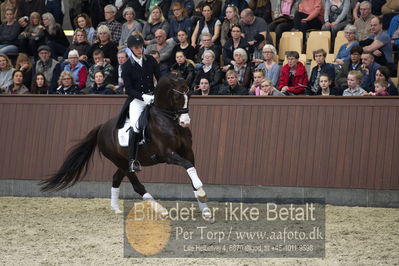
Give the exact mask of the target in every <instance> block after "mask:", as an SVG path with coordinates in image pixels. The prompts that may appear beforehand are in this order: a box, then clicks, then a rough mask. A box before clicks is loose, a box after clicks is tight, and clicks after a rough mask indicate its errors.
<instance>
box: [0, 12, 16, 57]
mask: <svg viewBox="0 0 399 266" xmlns="http://www.w3.org/2000/svg"><path fill="white" fill-rule="evenodd" d="M14 14H15V11H14V10H13V9H9V8H8V9H6V11H5V20H4V22H3V23H1V25H0V54H13V53H18V46H17V45H18V35H19V32H20V27H19V24H18V22H17V21H16V20H15V16H14Z"/></svg>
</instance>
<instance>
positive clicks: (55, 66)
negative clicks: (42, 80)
mask: <svg viewBox="0 0 399 266" xmlns="http://www.w3.org/2000/svg"><path fill="white" fill-rule="evenodd" d="M37 52H38V54H39V60H37V61H36V63H35V64H34V66H33V71H32V75H33V76H34V75H35V74H36V73H43V74H44V76H45V77H46V80H47V83H48V84H49V93H55V90H56V88H57V86H58V85H57V82H58V77H59V76H60V73H61V67H60V64H59V63H58V62H57V61H56V60H54V59H52V58H51V49H50V47H48V46H47V45H41V46H40V47H39V48H38V49H37Z"/></svg>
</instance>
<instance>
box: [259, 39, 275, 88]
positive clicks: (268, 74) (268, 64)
mask: <svg viewBox="0 0 399 266" xmlns="http://www.w3.org/2000/svg"><path fill="white" fill-rule="evenodd" d="M276 54H277V51H276V48H274V46H273V45H271V44H266V45H265V46H263V58H264V61H263V63H261V64H259V65H258V67H257V69H262V70H263V72H264V73H265V76H264V77H265V78H268V79H270V80H271V81H272V83H273V86H274V87H277V86H278V81H279V78H280V66H279V65H278V64H277V63H276V62H274V56H275V55H276Z"/></svg>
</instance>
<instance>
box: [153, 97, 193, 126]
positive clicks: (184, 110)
mask: <svg viewBox="0 0 399 266" xmlns="http://www.w3.org/2000/svg"><path fill="white" fill-rule="evenodd" d="M172 91H173V92H175V93H178V94H181V95H187V94H188V93H189V91H190V89H187V90H186V91H185V92H181V91H178V90H176V89H172ZM157 108H158V109H159V110H160V111H162V112H163V113H164V114H165V115H166V116H167V117H169V118H170V119H172V120H177V119H178V118H179V116H180V115H182V114H188V111H189V109H188V107H187V108H177V109H174V110H165V109H162V108H159V107H157Z"/></svg>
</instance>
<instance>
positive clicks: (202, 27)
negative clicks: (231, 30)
mask: <svg viewBox="0 0 399 266" xmlns="http://www.w3.org/2000/svg"><path fill="white" fill-rule="evenodd" d="M212 12H213V11H212V9H211V6H210V5H207V4H205V5H204V6H203V7H202V17H201V18H200V19H199V20H198V21H197V24H196V25H195V28H194V32H193V35H192V36H191V45H192V46H193V47H194V48H196V47H197V45H199V46H201V45H203V44H201V43H200V41H199V40H200V38H199V37H200V36H201V35H202V34H204V33H210V34H211V35H212V42H213V43H215V44H219V43H220V40H219V37H220V28H221V23H220V21H219V19H217V17H213V16H212Z"/></svg>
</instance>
